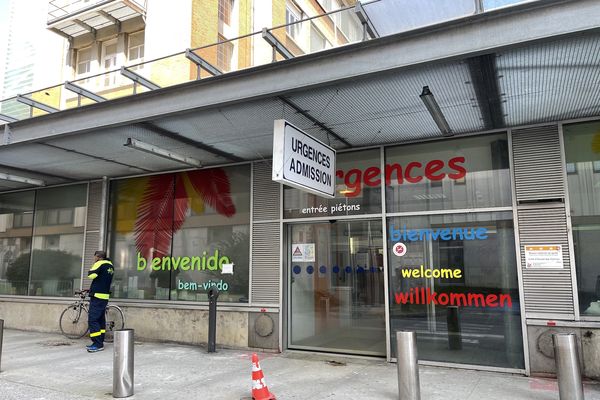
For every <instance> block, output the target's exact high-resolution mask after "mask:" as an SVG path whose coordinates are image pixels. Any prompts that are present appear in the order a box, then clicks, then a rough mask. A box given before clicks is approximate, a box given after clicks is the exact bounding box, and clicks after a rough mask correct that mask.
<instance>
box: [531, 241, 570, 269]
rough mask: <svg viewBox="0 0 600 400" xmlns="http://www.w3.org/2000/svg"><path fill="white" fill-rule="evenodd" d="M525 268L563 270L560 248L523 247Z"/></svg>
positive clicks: (544, 246) (545, 246) (551, 246)
mask: <svg viewBox="0 0 600 400" xmlns="http://www.w3.org/2000/svg"><path fill="white" fill-rule="evenodd" d="M525 266H526V267H527V268H564V264H563V255H562V246H561V245H559V244H555V245H540V246H525Z"/></svg>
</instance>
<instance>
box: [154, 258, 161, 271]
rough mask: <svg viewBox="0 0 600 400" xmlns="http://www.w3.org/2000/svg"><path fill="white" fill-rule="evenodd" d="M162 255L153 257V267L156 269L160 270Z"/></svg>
mask: <svg viewBox="0 0 600 400" xmlns="http://www.w3.org/2000/svg"><path fill="white" fill-rule="evenodd" d="M159 264H160V257H155V258H153V259H152V269H153V270H154V271H158V270H160V265H159Z"/></svg>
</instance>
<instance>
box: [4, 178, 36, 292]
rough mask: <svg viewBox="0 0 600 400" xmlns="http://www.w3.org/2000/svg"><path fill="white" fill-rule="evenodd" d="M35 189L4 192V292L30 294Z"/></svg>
mask: <svg viewBox="0 0 600 400" xmlns="http://www.w3.org/2000/svg"><path fill="white" fill-rule="evenodd" d="M34 198H35V191H33V190H32V191H27V192H19V193H10V194H3V195H0V294H14V295H27V282H28V280H29V261H30V256H31V236H32V232H33V204H34Z"/></svg>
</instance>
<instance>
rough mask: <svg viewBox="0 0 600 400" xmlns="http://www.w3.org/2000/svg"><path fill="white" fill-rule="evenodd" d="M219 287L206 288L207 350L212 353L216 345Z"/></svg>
mask: <svg viewBox="0 0 600 400" xmlns="http://www.w3.org/2000/svg"><path fill="white" fill-rule="evenodd" d="M218 298H219V289H217V288H216V287H214V286H213V287H211V288H210V289H209V290H208V352H209V353H214V352H215V347H216V345H217V299H218Z"/></svg>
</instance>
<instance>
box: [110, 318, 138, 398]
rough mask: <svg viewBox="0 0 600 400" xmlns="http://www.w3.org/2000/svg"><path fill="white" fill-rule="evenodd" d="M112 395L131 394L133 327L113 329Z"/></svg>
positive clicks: (126, 395) (124, 395) (123, 395)
mask: <svg viewBox="0 0 600 400" xmlns="http://www.w3.org/2000/svg"><path fill="white" fill-rule="evenodd" d="M114 335H115V341H114V353H113V397H115V398H121V397H129V396H133V329H121V330H118V331H115V333H114Z"/></svg>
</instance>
